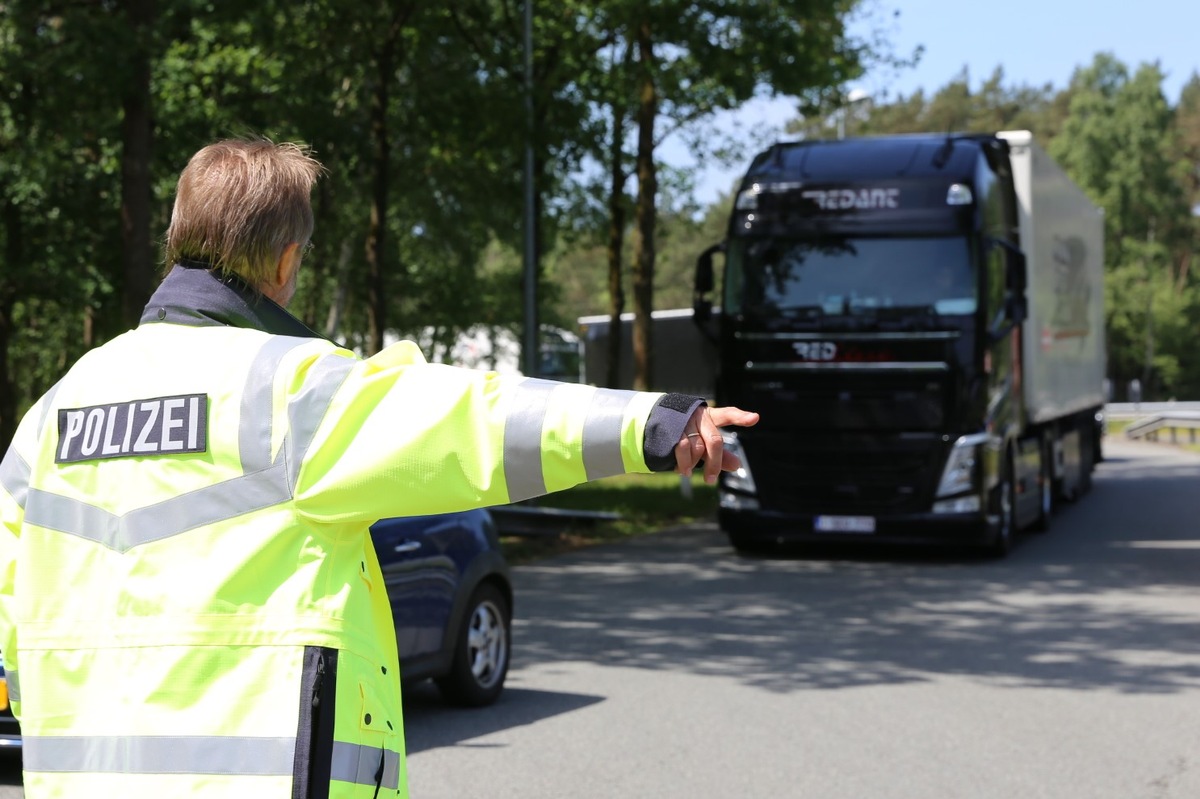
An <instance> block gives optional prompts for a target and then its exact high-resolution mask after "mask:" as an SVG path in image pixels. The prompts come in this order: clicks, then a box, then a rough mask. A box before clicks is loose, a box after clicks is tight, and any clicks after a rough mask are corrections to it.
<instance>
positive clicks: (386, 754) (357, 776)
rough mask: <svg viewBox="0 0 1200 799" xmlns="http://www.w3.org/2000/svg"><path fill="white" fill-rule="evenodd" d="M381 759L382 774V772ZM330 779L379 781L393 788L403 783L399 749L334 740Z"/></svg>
mask: <svg viewBox="0 0 1200 799" xmlns="http://www.w3.org/2000/svg"><path fill="white" fill-rule="evenodd" d="M381 759H382V770H383V774H382V776H381V775H380V768H381V763H380V760H381ZM329 776H330V779H335V780H340V781H341V782H353V783H354V784H356V785H379V787H381V788H386V789H387V790H389V791H394V790H396V788H397V787H398V786H399V785H400V753H399V752H393V751H391V750H388V749H373V748H371V747H367V746H360V745H358V744H348V743H343V742H341V741H334V742H333V764H332V768H331V769H330V773H329Z"/></svg>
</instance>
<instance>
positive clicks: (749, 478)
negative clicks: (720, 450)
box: [721, 430, 758, 494]
mask: <svg viewBox="0 0 1200 799" xmlns="http://www.w3.org/2000/svg"><path fill="white" fill-rule="evenodd" d="M721 437H722V438H724V439H725V449H726V450H727V451H728V452H730V453H732V454H733V455H736V456H737V457H738V460H740V461H741V462H742V465H741V466H739V467H738V469H737V471H733V472H721V487H722V488H726V489H729V490H730V491H740V492H742V493H745V494H756V493H758V487H757V486H756V485H754V475H752V474H751V473H750V462H749V461H747V460H746V452H745V450H743V449H742V444H741V442H740V441H738V437H737V433H735V432H733V431H732V430H722V431H721Z"/></svg>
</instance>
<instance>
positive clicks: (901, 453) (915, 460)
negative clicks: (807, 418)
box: [746, 433, 945, 514]
mask: <svg viewBox="0 0 1200 799" xmlns="http://www.w3.org/2000/svg"><path fill="white" fill-rule="evenodd" d="M789 439H790V440H789ZM746 444H747V449H746V455H747V459H748V460H749V462H750V468H751V470H752V471H753V472H754V477H755V480H756V482H757V484H758V490H759V492H760V494H761V496H762V499H763V502H764V506H765V507H770V508H778V509H779V510H781V511H783V512H785V513H805V514H810V513H811V514H816V513H829V514H884V513H919V512H922V511H926V510H928V509H929V504H930V502H931V501H932V498H933V491H934V489H935V488H936V479H937V477H938V469H939V467H940V465H941V454H942V450H943V448H944V447H945V444H944V443H943V442H942V440H941V436H940V435H934V434H926V435H907V436H904V437H878V436H872V437H865V436H854V435H821V434H816V433H806V434H804V435H801V436H797V437H796V438H791V437H787V438H778V439H776V438H771V439H758V440H755V441H753V442H749V441H747V442H746ZM797 448H802V450H803V452H802V453H801V454H800V455H799V456H798V455H797Z"/></svg>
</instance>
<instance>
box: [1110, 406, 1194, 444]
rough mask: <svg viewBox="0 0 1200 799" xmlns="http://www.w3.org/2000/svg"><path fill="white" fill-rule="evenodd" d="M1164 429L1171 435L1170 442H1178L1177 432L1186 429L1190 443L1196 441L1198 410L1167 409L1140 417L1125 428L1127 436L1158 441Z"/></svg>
mask: <svg viewBox="0 0 1200 799" xmlns="http://www.w3.org/2000/svg"><path fill="white" fill-rule="evenodd" d="M1162 430H1166V431H1167V432H1168V433H1169V434H1170V436H1171V443H1172V444H1178V443H1179V432H1180V431H1181V430H1186V431H1187V432H1188V438H1189V439H1190V443H1192V444H1195V443H1196V431H1197V430H1200V411H1184V410H1179V411H1168V412H1163V413H1151V414H1148V415H1146V416H1143V417H1141V418H1140V419H1138V420H1137V421H1136V422H1134V423H1133V424H1131V425H1129V426H1128V427H1126V428H1125V436H1126V437H1127V438H1144V439H1146V440H1148V441H1158V434H1159V432H1160V431H1162Z"/></svg>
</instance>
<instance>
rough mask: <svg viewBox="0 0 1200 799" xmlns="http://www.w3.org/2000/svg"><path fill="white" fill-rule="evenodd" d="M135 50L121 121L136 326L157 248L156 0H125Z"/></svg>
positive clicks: (127, 258) (124, 222)
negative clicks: (153, 223) (153, 177)
mask: <svg viewBox="0 0 1200 799" xmlns="http://www.w3.org/2000/svg"><path fill="white" fill-rule="evenodd" d="M125 16H126V19H127V20H128V22H129V28H130V31H131V35H132V43H133V47H132V49H131V50H130V51H129V82H128V83H127V84H126V87H125V92H124V97H123V98H122V110H123V112H124V114H123V116H122V119H121V144H122V147H123V152H122V155H121V238H122V242H123V247H122V258H123V260H124V278H125V279H124V284H123V286H122V289H121V300H122V301H121V306H122V319H123V322H124V324H125V326H126V327H134V326H136V325H137V323H138V320H139V319H140V318H141V316H142V309H143V308H145V306H146V302H147V301H148V300H149V299H150V292H151V281H152V277H151V276H152V275H153V273H154V248H153V245H152V244H151V235H150V198H151V195H152V189H151V186H150V158H151V154H152V148H153V143H154V129H153V124H152V122H151V110H150V102H151V100H150V42H149V40H150V37H151V35H152V33H153V26H154V18H155V7H154V0H126V2H125Z"/></svg>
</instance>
